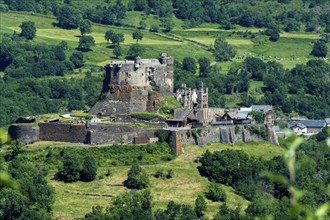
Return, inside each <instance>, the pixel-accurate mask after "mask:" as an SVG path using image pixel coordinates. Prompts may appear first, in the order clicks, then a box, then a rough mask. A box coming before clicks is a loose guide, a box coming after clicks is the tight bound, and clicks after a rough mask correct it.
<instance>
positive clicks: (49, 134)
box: [39, 123, 87, 143]
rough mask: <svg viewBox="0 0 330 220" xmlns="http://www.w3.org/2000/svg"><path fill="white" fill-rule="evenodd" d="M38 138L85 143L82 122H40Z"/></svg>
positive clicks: (85, 131) (84, 128) (85, 132)
mask: <svg viewBox="0 0 330 220" xmlns="http://www.w3.org/2000/svg"><path fill="white" fill-rule="evenodd" d="M39 127H40V140H45V141H63V142H74V143H85V141H86V134H87V129H86V126H85V125H84V124H64V123H40V124H39Z"/></svg>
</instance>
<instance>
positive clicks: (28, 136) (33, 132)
mask: <svg viewBox="0 0 330 220" xmlns="http://www.w3.org/2000/svg"><path fill="white" fill-rule="evenodd" d="M8 134H9V136H10V138H11V139H13V140H20V141H21V142H22V143H23V144H31V143H33V142H36V141H39V126H38V124H28V123H25V124H13V125H11V126H10V127H9V128H8Z"/></svg>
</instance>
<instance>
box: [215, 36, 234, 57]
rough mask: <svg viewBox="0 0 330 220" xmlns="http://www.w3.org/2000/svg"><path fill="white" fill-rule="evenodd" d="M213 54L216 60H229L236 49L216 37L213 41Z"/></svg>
mask: <svg viewBox="0 0 330 220" xmlns="http://www.w3.org/2000/svg"><path fill="white" fill-rule="evenodd" d="M213 55H214V56H215V59H216V60H217V61H229V60H230V59H231V58H233V57H234V56H235V55H236V50H235V48H234V47H233V46H231V45H229V44H228V43H227V42H226V41H225V40H224V39H222V38H217V39H216V40H215V42H214V51H213Z"/></svg>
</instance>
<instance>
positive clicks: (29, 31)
mask: <svg viewBox="0 0 330 220" xmlns="http://www.w3.org/2000/svg"><path fill="white" fill-rule="evenodd" d="M20 27H21V29H22V31H21V34H20V35H21V36H22V37H24V38H25V39H27V40H32V39H33V38H34V37H35V36H36V32H37V29H36V27H35V24H34V22H32V21H24V22H23V23H22V24H21V26H20Z"/></svg>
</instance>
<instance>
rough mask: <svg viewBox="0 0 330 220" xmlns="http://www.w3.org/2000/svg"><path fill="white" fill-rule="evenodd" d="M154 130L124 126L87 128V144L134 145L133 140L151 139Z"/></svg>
mask: <svg viewBox="0 0 330 220" xmlns="http://www.w3.org/2000/svg"><path fill="white" fill-rule="evenodd" d="M157 130H158V129H155V128H132V127H130V126H129V125H124V124H109V125H101V124H98V125H93V126H90V127H89V128H88V133H87V139H86V141H87V143H88V144H96V145H97V144H118V143H123V144H127V143H130V144H132V143H134V138H142V137H144V138H153V137H156V136H155V132H156V131H157Z"/></svg>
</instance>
